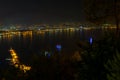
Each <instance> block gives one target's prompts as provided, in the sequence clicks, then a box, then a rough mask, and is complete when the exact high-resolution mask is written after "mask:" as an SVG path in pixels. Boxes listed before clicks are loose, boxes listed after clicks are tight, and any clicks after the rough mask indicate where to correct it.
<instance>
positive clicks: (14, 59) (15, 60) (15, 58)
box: [10, 48, 31, 73]
mask: <svg viewBox="0 0 120 80" xmlns="http://www.w3.org/2000/svg"><path fill="white" fill-rule="evenodd" d="M10 54H11V56H12V58H11V59H10V60H11V63H12V65H14V66H15V67H16V68H19V69H20V70H22V71H24V73H25V72H26V71H28V70H30V69H31V67H30V66H26V65H24V64H21V63H20V61H19V59H18V56H17V53H16V52H15V51H14V50H13V49H12V48H11V49H10Z"/></svg>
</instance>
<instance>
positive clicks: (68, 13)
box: [0, 0, 84, 24]
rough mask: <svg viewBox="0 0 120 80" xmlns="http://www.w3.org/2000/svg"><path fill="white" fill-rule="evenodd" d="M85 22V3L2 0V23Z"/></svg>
mask: <svg viewBox="0 0 120 80" xmlns="http://www.w3.org/2000/svg"><path fill="white" fill-rule="evenodd" d="M82 21H84V12H83V2H82V1H81V0H79V2H75V1H74V0H73V1H65V0H64V1H62V0H58V1H57V0H56V1H52V0H0V23H3V24H14V23H15V24H17V23H18V24H34V23H58V22H82Z"/></svg>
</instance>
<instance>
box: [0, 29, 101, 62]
mask: <svg viewBox="0 0 120 80" xmlns="http://www.w3.org/2000/svg"><path fill="white" fill-rule="evenodd" d="M1 34H4V33H1ZM100 35H103V32H102V30H98V29H97V30H58V31H46V32H44V31H43V32H41V31H24V32H16V33H12V32H11V33H9V34H7V33H6V34H5V35H2V36H0V60H3V59H6V58H10V57H11V55H10V53H9V49H10V48H13V49H14V50H15V51H16V52H17V53H18V55H19V56H20V57H21V59H22V60H23V61H26V60H27V59H29V58H31V57H32V56H31V54H41V52H43V53H44V52H45V51H48V52H52V53H54V52H55V51H56V50H57V49H56V45H61V52H62V53H63V54H67V55H69V54H72V53H74V52H75V51H77V50H78V49H79V47H78V45H77V44H78V42H79V41H81V40H83V41H89V38H90V37H93V39H94V40H95V39H98V38H100Z"/></svg>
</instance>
